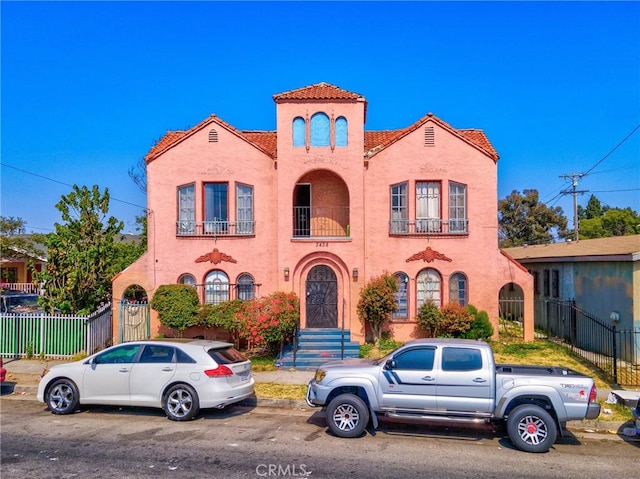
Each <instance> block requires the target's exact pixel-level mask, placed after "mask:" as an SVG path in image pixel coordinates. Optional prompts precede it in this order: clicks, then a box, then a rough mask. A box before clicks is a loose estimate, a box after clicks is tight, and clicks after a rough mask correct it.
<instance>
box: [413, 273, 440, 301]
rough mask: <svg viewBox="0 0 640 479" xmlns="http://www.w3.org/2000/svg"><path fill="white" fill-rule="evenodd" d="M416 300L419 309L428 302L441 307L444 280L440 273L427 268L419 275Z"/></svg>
mask: <svg viewBox="0 0 640 479" xmlns="http://www.w3.org/2000/svg"><path fill="white" fill-rule="evenodd" d="M416 283H417V285H416V299H417V302H418V304H417V307H418V309H420V307H421V306H422V305H423V304H424V303H426V302H427V301H433V303H434V304H435V305H436V306H438V307H440V306H441V304H442V280H441V278H440V273H438V272H437V271H436V270H435V269H432V268H427V269H423V270H422V271H420V273H418V279H417V281H416Z"/></svg>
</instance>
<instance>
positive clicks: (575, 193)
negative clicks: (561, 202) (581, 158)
mask: <svg viewBox="0 0 640 479" xmlns="http://www.w3.org/2000/svg"><path fill="white" fill-rule="evenodd" d="M587 174H588V173H572V174H570V175H568V174H567V175H560V178H564V179H567V178H571V185H572V189H571V190H569V189H566V190H564V191H562V192H561V193H562V194H563V195H568V194H570V193H571V194H572V195H573V226H574V228H573V238H574V240H575V241H578V229H579V226H580V222H579V221H578V193H587V192H588V191H589V190H581V191H578V190H576V188H577V186H578V180H579V179H580V178H582V177H583V176H587Z"/></svg>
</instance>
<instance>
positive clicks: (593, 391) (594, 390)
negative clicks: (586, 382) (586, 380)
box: [589, 384, 598, 402]
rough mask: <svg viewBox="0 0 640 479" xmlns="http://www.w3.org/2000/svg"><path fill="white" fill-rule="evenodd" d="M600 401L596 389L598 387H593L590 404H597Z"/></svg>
mask: <svg viewBox="0 0 640 479" xmlns="http://www.w3.org/2000/svg"><path fill="white" fill-rule="evenodd" d="M597 399H598V390H597V389H596V385H595V384H594V385H593V386H591V392H590V393H589V402H596V400H597Z"/></svg>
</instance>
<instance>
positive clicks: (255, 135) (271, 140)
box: [144, 115, 276, 163]
mask: <svg viewBox="0 0 640 479" xmlns="http://www.w3.org/2000/svg"><path fill="white" fill-rule="evenodd" d="M212 123H213V124H215V125H219V126H222V127H224V128H226V129H227V130H229V131H231V132H232V133H234V134H236V135H237V136H239V137H241V138H244V139H245V140H246V141H248V142H249V143H251V144H253V145H254V146H255V147H256V148H258V149H259V150H262V151H263V152H264V153H266V154H267V155H269V156H270V157H271V158H275V155H276V132H275V131H244V132H243V131H240V130H238V129H236V128H234V127H233V126H231V125H230V124H229V123H227V122H225V121H224V120H222V119H221V118H219V117H218V116H216V115H211V116H209V117H208V118H206V119H205V120H203V121H201V122H200V123H198V124H197V125H196V126H194V127H192V128H189V129H188V130H176V131H167V133H166V134H165V136H164V137H162V138H161V139H160V141H158V142H157V143H156V144H155V145H153V146H152V147H151V149H150V150H149V152H148V153H147V155H146V156H145V157H144V159H145V161H146V162H147V163H149V162H151V161H153V160H155V159H156V158H157V157H158V156H159V155H160V154H162V153H164V152H165V151H166V150H168V149H169V148H172V147H173V146H175V145H177V144H178V143H180V141H182V140H183V139H184V138H187V137H189V136H191V135H192V134H193V133H195V132H196V131H199V130H201V129H203V128H205V127H207V126H209V125H211V124H212Z"/></svg>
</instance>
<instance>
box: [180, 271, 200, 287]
mask: <svg viewBox="0 0 640 479" xmlns="http://www.w3.org/2000/svg"><path fill="white" fill-rule="evenodd" d="M178 284H188V285H189V286H195V285H196V279H195V278H194V277H193V275H191V274H189V273H185V274H181V275H180V277H179V278H178Z"/></svg>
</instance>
